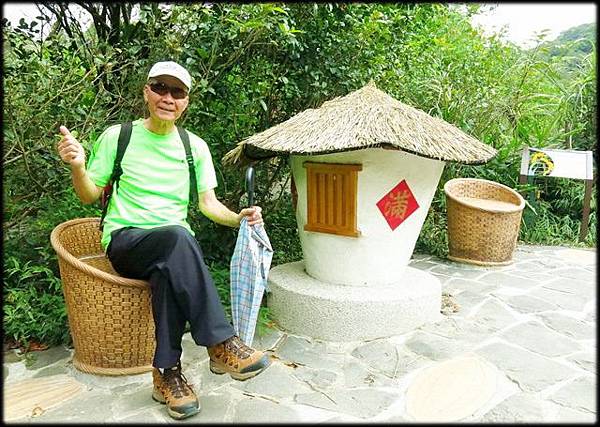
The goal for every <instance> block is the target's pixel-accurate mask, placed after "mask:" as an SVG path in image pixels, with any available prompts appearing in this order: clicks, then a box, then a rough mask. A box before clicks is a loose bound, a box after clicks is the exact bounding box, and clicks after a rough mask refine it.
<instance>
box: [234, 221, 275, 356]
mask: <svg viewBox="0 0 600 427" xmlns="http://www.w3.org/2000/svg"><path fill="white" fill-rule="evenodd" d="M272 258H273V249H272V248H271V242H270V241H269V237H268V236H267V232H266V231H265V228H264V227H263V225H262V224H260V225H253V226H249V225H248V220H247V218H246V217H244V218H242V221H241V223H240V231H239V233H238V237H237V241H236V243H235V250H234V252H233V256H232V257H231V266H230V275H229V278H230V282H231V283H230V284H231V317H232V318H233V327H234V328H235V331H236V333H237V335H238V336H239V337H240V339H241V340H242V341H243V342H244V343H245V344H246V345H248V346H250V345H252V340H253V339H254V330H255V328H256V320H257V319H258V310H259V308H260V303H261V301H262V296H263V293H264V291H265V288H266V287H267V277H268V275H269V268H270V266H271V259H272Z"/></svg>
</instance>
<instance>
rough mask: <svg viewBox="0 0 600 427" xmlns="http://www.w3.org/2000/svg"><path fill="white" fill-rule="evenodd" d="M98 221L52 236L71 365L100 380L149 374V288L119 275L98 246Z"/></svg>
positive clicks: (63, 227)
mask: <svg viewBox="0 0 600 427" xmlns="http://www.w3.org/2000/svg"><path fill="white" fill-rule="evenodd" d="M99 221H100V220H99V218H82V219H74V220H70V221H67V222H64V223H62V224H60V225H58V226H57V227H56V228H55V229H54V230H53V231H52V234H51V235H50V242H51V243H52V247H53V248H54V250H55V251H56V253H57V254H58V264H59V268H60V276H61V280H62V284H63V293H64V296H65V302H66V306H67V316H68V319H69V327H70V329H71V336H72V337H73V345H74V347H75V354H74V356H73V364H74V365H75V367H76V368H77V369H79V370H80V371H83V372H88V373H92V374H101V375H131V374H139V373H142V372H147V371H150V370H151V369H152V366H151V364H152V358H153V355H154V349H155V339H154V321H153V318H152V305H151V297H150V288H149V285H148V283H147V282H145V281H142V280H133V279H125V278H123V277H120V276H119V275H118V274H117V273H116V272H115V270H114V269H113V268H112V265H111V264H110V261H109V260H108V258H107V257H106V256H105V254H104V251H103V249H102V246H101V245H100V238H101V232H100V230H99V229H98V224H99Z"/></svg>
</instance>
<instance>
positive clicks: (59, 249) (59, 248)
mask: <svg viewBox="0 0 600 427" xmlns="http://www.w3.org/2000/svg"><path fill="white" fill-rule="evenodd" d="M85 222H96V223H98V224H99V223H100V218H97V217H91V218H75V219H71V220H68V221H65V222H62V223H60V224H58V225H57V226H56V227H54V229H53V230H52V233H50V243H51V244H52V247H53V248H54V250H55V251H56V253H57V255H58V256H59V257H60V258H62V259H63V260H64V261H66V262H67V263H69V264H71V265H72V266H73V267H75V268H76V269H78V270H80V271H83V272H84V273H87V274H89V275H91V276H94V277H97V278H99V279H101V280H104V281H107V282H110V283H113V284H116V285H121V286H130V287H134V288H147V287H148V282H146V281H144V280H139V279H128V278H126V277H121V276H115V275H114V274H110V273H107V272H105V271H102V270H100V269H98V268H96V267H93V266H91V265H88V264H86V263H84V262H82V261H80V260H78V259H77V258H76V257H75V256H74V255H72V254H71V253H70V252H69V251H67V250H66V249H65V247H64V246H63V245H62V243H61V241H60V234H61V233H62V232H63V231H64V230H65V229H67V228H69V227H72V226H75V225H78V224H81V223H85Z"/></svg>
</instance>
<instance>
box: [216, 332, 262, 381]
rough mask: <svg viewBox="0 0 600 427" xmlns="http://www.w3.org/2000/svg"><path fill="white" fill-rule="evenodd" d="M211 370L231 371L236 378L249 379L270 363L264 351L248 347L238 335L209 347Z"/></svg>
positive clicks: (222, 372)
mask: <svg viewBox="0 0 600 427" xmlns="http://www.w3.org/2000/svg"><path fill="white" fill-rule="evenodd" d="M207 350H208V355H209V356H210V370H211V372H213V373H215V374H225V373H229V375H231V378H233V379H234V380H239V381H243V380H247V379H248V378H252V377H253V376H255V375H258V374H259V373H261V372H262V371H264V370H265V369H266V368H267V367H268V366H269V365H270V364H271V361H270V360H269V357H268V356H267V355H266V354H264V353H263V352H262V351H259V350H255V349H253V348H250V347H248V346H247V345H246V344H244V343H243V342H242V340H241V339H239V338H238V337H237V336H233V337H231V338H229V339H227V340H225V341H223V342H222V343H220V344H217V345H213V346H211V347H208V348H207Z"/></svg>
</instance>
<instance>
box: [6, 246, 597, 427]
mask: <svg viewBox="0 0 600 427" xmlns="http://www.w3.org/2000/svg"><path fill="white" fill-rule="evenodd" d="M411 266H413V267H416V268H419V269H423V270H427V271H429V272H430V273H432V274H435V275H436V276H437V277H439V278H440V280H441V281H442V287H443V292H444V294H446V296H445V297H444V300H445V302H444V304H443V313H444V316H442V320H440V321H439V322H437V323H433V324H428V325H424V326H422V327H420V328H419V329H416V330H414V331H411V332H409V333H405V334H403V335H397V336H393V337H389V338H384V339H377V340H372V341H369V342H347V343H335V342H324V341H318V340H314V339H311V338H309V337H302V336H296V335H293V334H290V333H287V332H285V331H281V330H277V329H271V330H268V331H267V332H266V333H265V334H264V335H260V336H257V338H256V339H255V342H254V346H255V347H257V348H261V349H266V350H268V351H269V353H270V354H271V356H272V357H273V359H274V363H273V364H272V366H271V367H269V368H268V369H267V370H266V371H265V372H264V373H262V374H261V375H259V376H257V377H255V378H253V379H250V380H248V381H245V382H237V381H234V380H232V379H230V378H229V376H226V375H222V376H218V375H214V374H212V373H210V372H209V370H208V356H207V354H206V350H205V349H204V348H203V347H198V346H196V345H195V344H194V343H193V341H192V339H191V337H190V336H189V333H187V334H186V335H185V337H184V353H183V359H182V364H183V368H184V373H185V375H186V377H187V378H188V379H189V381H190V382H191V383H193V384H194V386H195V389H196V391H197V392H198V395H199V397H200V400H201V405H202V411H201V412H200V414H198V415H197V416H194V417H192V418H189V419H187V420H184V421H180V422H183V423H192V424H202V423H209V422H224V423H245V422H247V423H263V422H276V423H281V422H284V423H285V422H300V423H301V422H352V421H355V422H415V421H418V422H427V421H437V422H440V421H441V422H577V423H592V422H594V421H595V420H596V414H597V412H596V398H597V397H596V251H595V250H587V249H575V248H565V247H552V246H525V245H519V246H518V247H517V250H516V251H515V255H514V262H513V263H512V264H511V265H508V266H503V267H480V266H472V265H468V264H459V263H455V262H451V261H448V260H444V259H439V258H436V257H433V256H428V255H418V254H415V255H414V256H413V259H412V260H411ZM340 327H343V325H340ZM72 352H73V350H72V349H67V348H64V347H54V348H50V349H48V350H46V351H42V352H35V353H30V355H28V356H26V357H24V356H20V355H18V354H17V353H15V352H14V351H9V352H5V353H4V366H3V374H4V375H3V378H4V393H3V394H4V405H3V407H4V411H3V415H4V420H5V421H9V422H15V423H36V422H41V423H98V422H102V423H104V422H110V423H131V422H134V423H170V422H177V421H174V420H172V419H171V418H170V417H169V416H168V415H167V413H166V410H165V407H164V406H163V405H160V404H158V403H156V402H154V401H153V400H152V399H151V397H150V395H151V391H152V378H151V374H150V373H147V374H140V375H133V376H126V377H102V376H95V375H90V374H85V373H83V372H79V371H77V370H76V369H75V368H74V367H73V365H72V362H71V358H72ZM24 390H29V393H24Z"/></svg>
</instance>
